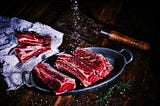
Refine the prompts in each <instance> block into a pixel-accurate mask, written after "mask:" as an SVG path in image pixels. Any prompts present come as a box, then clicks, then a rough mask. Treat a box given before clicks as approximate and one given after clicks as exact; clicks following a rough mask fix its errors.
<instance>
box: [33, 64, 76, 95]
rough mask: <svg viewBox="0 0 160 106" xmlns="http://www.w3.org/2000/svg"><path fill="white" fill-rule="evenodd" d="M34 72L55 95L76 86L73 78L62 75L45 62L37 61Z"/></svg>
mask: <svg viewBox="0 0 160 106" xmlns="http://www.w3.org/2000/svg"><path fill="white" fill-rule="evenodd" d="M34 72H35V73H36V74H37V76H38V77H39V78H40V79H41V80H42V81H43V82H44V84H46V85H47V86H48V87H49V88H50V89H51V90H52V91H53V92H54V93H55V94H56V95H60V94H63V93H65V92H67V91H69V90H72V89H74V88H75V87H76V82H75V79H73V78H71V77H69V76H67V75H64V74H62V73H60V72H59V71H57V70H56V69H54V68H53V67H51V66H50V65H48V64H46V63H42V62H40V63H38V64H37V65H36V66H35V68H34Z"/></svg>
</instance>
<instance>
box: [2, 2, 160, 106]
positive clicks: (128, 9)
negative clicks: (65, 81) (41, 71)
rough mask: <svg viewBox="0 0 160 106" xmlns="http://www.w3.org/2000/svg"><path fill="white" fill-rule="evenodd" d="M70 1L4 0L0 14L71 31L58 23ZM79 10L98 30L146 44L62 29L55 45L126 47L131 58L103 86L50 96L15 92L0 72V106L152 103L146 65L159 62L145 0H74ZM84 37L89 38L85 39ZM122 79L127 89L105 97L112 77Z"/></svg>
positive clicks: (151, 76) (154, 85)
mask: <svg viewBox="0 0 160 106" xmlns="http://www.w3.org/2000/svg"><path fill="white" fill-rule="evenodd" d="M14 3H15V4H14ZM70 5H71V3H70V0H25V1H20V0H12V1H10V0H8V1H4V3H1V4H0V15H1V16H9V17H18V18H21V19H24V20H27V21H31V22H41V23H44V24H46V25H49V26H51V27H53V28H55V29H58V30H61V31H64V32H67V31H68V33H71V32H72V31H70V32H69V29H67V28H63V26H59V23H61V22H64V23H65V24H67V23H68V24H70V23H69V22H70V21H69V20H70V19H71V17H70V16H69V13H70V12H71V11H70ZM135 5H136V6H135ZM79 9H80V11H81V12H82V14H83V15H86V16H87V17H89V18H91V19H93V20H94V21H95V22H96V25H97V24H98V25H102V27H103V28H104V29H107V30H113V29H114V30H116V31H119V32H121V33H124V34H125V35H128V36H130V37H133V38H135V39H139V40H142V41H146V42H148V43H150V44H151V49H150V50H140V49H137V48H134V47H131V46H128V45H125V44H121V43H117V42H114V41H111V40H109V39H108V37H107V36H101V35H99V34H95V35H88V36H91V37H89V38H87V39H80V40H76V39H74V38H73V37H71V36H70V35H69V34H65V36H64V41H63V44H62V46H61V49H70V48H72V47H76V46H82V47H85V46H102V47H108V48H111V49H115V50H121V49H122V48H128V49H130V50H131V51H132V53H133V56H134V58H133V61H132V62H131V63H130V64H128V65H127V66H126V68H125V69H124V70H123V72H122V73H121V75H120V76H119V77H118V78H116V79H115V80H114V81H112V82H111V83H109V84H108V85H106V86H104V87H102V88H99V89H96V90H93V91H90V92H86V93H81V94H73V95H61V96H55V95H52V94H48V93H44V92H40V91H38V90H36V89H32V88H28V87H26V86H23V87H21V88H20V89H18V90H16V91H6V88H7V85H6V83H5V82H4V81H3V77H2V76H0V85H1V87H0V105H1V106H3V105H4V106H42V105H43V106H117V105H118V106H143V105H148V106H155V105H158V101H156V100H157V98H156V97H157V96H156V95H157V92H156V90H157V89H158V87H159V82H158V78H157V76H158V75H156V73H157V72H155V71H153V67H152V66H155V65H158V64H157V63H154V61H156V60H157V61H159V60H158V58H157V57H156V56H157V55H156V53H155V51H154V50H153V46H152V42H156V41H157V40H155V39H156V37H157V36H156V35H155V32H154V31H155V30H154V29H155V26H154V23H155V20H154V11H153V10H154V9H153V8H152V7H151V6H150V8H149V7H148V5H145V4H143V6H142V5H140V4H137V3H136V1H134V2H129V1H128V0H119V1H118V2H116V0H98V1H94V2H93V1H92V0H86V1H80V2H79ZM149 15H151V16H149ZM80 32H81V31H80ZM82 36H83V34H82ZM93 36H95V38H94V37H93ZM90 39H92V40H91V41H94V42H90ZM155 58H156V59H155ZM153 64H154V65H153ZM128 81H129V85H130V86H129V88H128V89H127V88H122V89H118V88H117V89H114V90H113V91H112V93H111V95H110V96H108V97H106V98H105V96H106V95H107V94H106V92H108V88H112V87H114V86H115V85H116V84H117V83H118V82H123V83H127V82H128ZM104 94H106V95H104Z"/></svg>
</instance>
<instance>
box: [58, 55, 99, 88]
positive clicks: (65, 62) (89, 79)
mask: <svg viewBox="0 0 160 106" xmlns="http://www.w3.org/2000/svg"><path fill="white" fill-rule="evenodd" d="M55 64H56V66H57V68H58V69H61V70H62V71H67V72H69V73H71V74H72V75H74V76H76V77H77V78H78V79H79V80H80V81H81V82H82V84H83V85H84V86H85V87H87V86H89V85H91V84H92V83H94V82H96V81H97V80H98V79H99V78H98V76H96V73H95V72H94V70H92V69H91V68H90V67H88V66H87V65H85V64H84V63H83V62H81V61H79V60H78V59H77V58H75V57H74V56H72V55H69V54H61V55H59V57H58V59H57V60H56V62H55Z"/></svg>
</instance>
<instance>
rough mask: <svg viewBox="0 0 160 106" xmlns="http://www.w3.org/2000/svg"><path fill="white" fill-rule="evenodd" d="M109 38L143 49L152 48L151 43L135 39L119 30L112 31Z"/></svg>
mask: <svg viewBox="0 0 160 106" xmlns="http://www.w3.org/2000/svg"><path fill="white" fill-rule="evenodd" d="M109 39H111V40H113V41H116V42H120V43H123V44H127V45H130V46H133V47H136V48H139V49H142V50H149V49H150V44H149V43H147V42H144V41H140V40H137V39H134V38H132V37H129V36H126V35H124V34H122V33H119V32H117V31H111V33H110V35H109Z"/></svg>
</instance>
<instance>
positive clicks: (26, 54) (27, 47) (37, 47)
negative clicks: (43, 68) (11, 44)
mask: <svg viewBox="0 0 160 106" xmlns="http://www.w3.org/2000/svg"><path fill="white" fill-rule="evenodd" d="M16 39H17V42H18V45H17V46H16V47H15V52H16V55H17V56H18V58H19V59H20V61H21V62H22V63H24V62H25V61H27V60H28V59H30V58H31V57H33V56H38V55H39V54H41V53H43V52H45V51H47V50H50V49H51V46H50V44H51V37H50V36H43V35H41V34H38V33H36V32H33V31H24V32H19V33H17V35H16Z"/></svg>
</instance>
